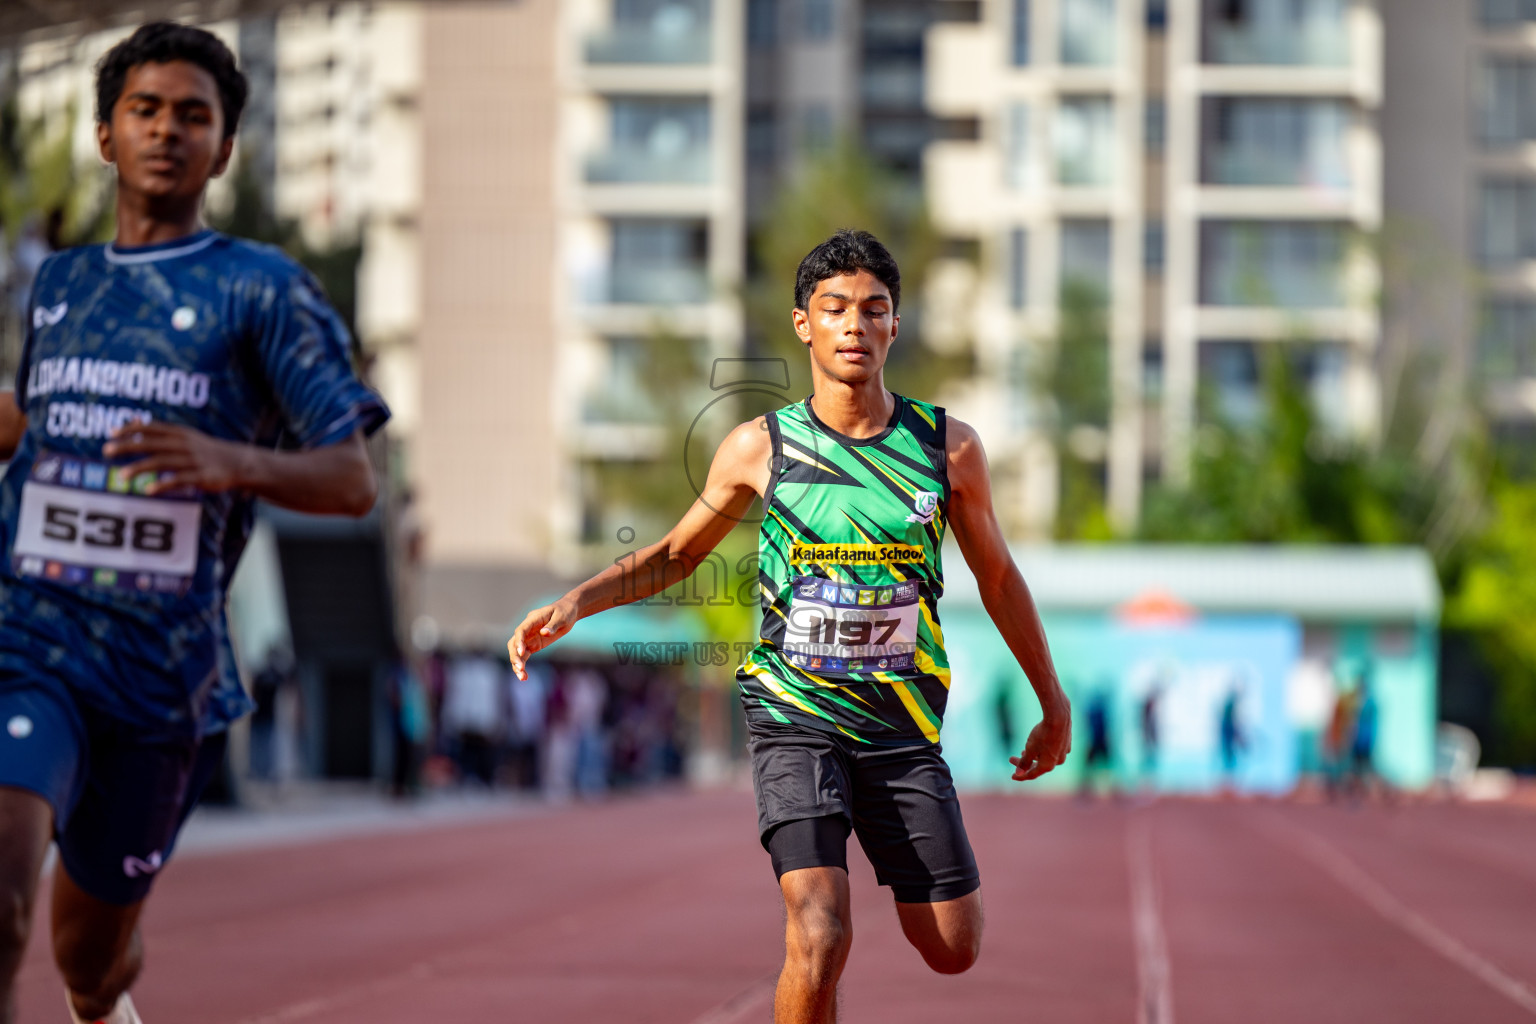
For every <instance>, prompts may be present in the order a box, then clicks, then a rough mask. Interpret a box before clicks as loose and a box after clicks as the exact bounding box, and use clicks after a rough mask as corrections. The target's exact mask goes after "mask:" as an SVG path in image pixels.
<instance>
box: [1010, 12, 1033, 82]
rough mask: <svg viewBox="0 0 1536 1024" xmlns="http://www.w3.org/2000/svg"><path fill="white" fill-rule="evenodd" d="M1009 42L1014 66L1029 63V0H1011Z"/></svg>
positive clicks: (1022, 65)
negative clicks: (1011, 18) (1011, 29)
mask: <svg viewBox="0 0 1536 1024" xmlns="http://www.w3.org/2000/svg"><path fill="white" fill-rule="evenodd" d="M1010 42H1011V43H1012V50H1013V63H1014V66H1015V67H1024V66H1025V65H1027V64H1028V63H1029V0H1013V34H1012V37H1011V40H1010Z"/></svg>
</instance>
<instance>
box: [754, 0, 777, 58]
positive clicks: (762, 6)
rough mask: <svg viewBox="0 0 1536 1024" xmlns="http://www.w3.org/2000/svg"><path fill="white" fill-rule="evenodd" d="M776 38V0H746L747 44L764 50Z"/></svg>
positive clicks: (771, 44)
mask: <svg viewBox="0 0 1536 1024" xmlns="http://www.w3.org/2000/svg"><path fill="white" fill-rule="evenodd" d="M778 40H779V2H778V0H747V45H748V46H750V47H752V48H753V49H757V50H765V49H768V48H769V47H771V46H773V45H775V44H776V43H777V42H778Z"/></svg>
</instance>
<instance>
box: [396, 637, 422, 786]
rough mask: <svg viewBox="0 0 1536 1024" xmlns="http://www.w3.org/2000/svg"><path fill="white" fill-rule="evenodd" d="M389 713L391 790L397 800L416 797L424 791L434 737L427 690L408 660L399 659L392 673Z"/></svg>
mask: <svg viewBox="0 0 1536 1024" xmlns="http://www.w3.org/2000/svg"><path fill="white" fill-rule="evenodd" d="M389 710H390V733H391V735H392V737H393V740H394V771H393V773H392V777H391V780H390V791H391V792H392V793H393V794H394V795H395V796H396V797H406V796H415V795H416V794H417V793H419V792H420V791H421V769H422V762H423V761H424V759H425V757H426V751H427V743H428V741H430V740H431V738H432V722H431V711H430V710H429V709H428V706H427V691H426V687H424V686H422V683H421V677H420V676H418V675H417V674H416V670H415V669H413V668H411V665H410V662H408V661H406V660H405V659H404V658H399V659H397V660H396V662H395V665H394V668H393V669H391V671H390V678H389Z"/></svg>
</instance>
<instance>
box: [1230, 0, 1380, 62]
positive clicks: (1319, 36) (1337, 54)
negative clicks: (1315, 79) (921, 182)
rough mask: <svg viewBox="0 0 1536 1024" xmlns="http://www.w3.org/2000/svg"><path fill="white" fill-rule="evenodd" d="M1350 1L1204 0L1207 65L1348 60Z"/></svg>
mask: <svg viewBox="0 0 1536 1024" xmlns="http://www.w3.org/2000/svg"><path fill="white" fill-rule="evenodd" d="M1349 5H1350V0H1203V6H1204V12H1203V13H1204V17H1203V18H1202V19H1201V27H1202V28H1203V29H1204V36H1205V38H1204V59H1205V62H1206V63H1208V64H1279V65H1290V66H1293V67H1345V66H1347V65H1348V64H1349V44H1350V33H1349V22H1348V19H1347V18H1346V17H1345V14H1346V11H1347V9H1348V8H1349Z"/></svg>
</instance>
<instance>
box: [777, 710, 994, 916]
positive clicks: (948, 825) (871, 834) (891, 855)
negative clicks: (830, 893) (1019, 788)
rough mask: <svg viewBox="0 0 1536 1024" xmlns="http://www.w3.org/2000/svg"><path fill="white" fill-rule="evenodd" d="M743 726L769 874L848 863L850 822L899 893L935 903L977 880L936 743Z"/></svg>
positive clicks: (900, 897)
mask: <svg viewBox="0 0 1536 1024" xmlns="http://www.w3.org/2000/svg"><path fill="white" fill-rule="evenodd" d="M747 729H748V737H749V738H748V742H747V750H748V752H749V753H750V754H751V757H752V788H753V790H754V791H755V792H756V794H757V822H758V834H759V836H760V837H761V839H762V843H763V847H764V848H765V849H767V850H768V852H769V854H770V855H771V856H772V858H773V866H774V873H775V874H776V875H779V876H781V877H782V876H783V874H784V873H785V872H786V871H793V870H795V869H797V868H806V867H837V868H843V869H844V870H846V869H847V866H848V860H847V853H846V849H847V841H848V834H849V832H850V831H852V832H853V833H854V834H856V835H857V836H858V837H859V845H860V846H862V847H863V848H864V854H865V856H867V857H868V858H869V862H870V864H871V865H872V866H873V867H874V869H875V877H876V879H878V880H879V882H880V884H881V885H888V886H890V887H891V891H892V892H893V893H894V894H895V896H896V900H897V902H899V903H939V902H942V901H944V900H953V899H959V898H960V897H961V896H964V895H966V894H968V893H971V892H974V891H976V890H977V889H978V888H980V887H981V876H980V874H979V873H978V871H977V869H976V857H975V855H974V854H973V853H972V852H971V844H970V840H969V839H967V838H966V835H965V823H964V822H963V821H962V820H961V818H960V801H959V798H958V797H957V796H956V795H955V785H954V782H953V780H952V779H951V778H950V774H949V766H948V765H946V764H945V763H944V759H943V757H941V756H940V752H939V747H938V745H937V744H932V743H922V744H918V745H913V746H904V747H870V746H867V745H864V744H856V743H854V742H853V741H852V740H847V739H845V738H843V737H841V736H838V735H836V734H835V733H829V732H822V731H820V730H817V729H811V728H805V727H801V726H795V725H782V724H779V723H776V722H749V723H748V726H747Z"/></svg>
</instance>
